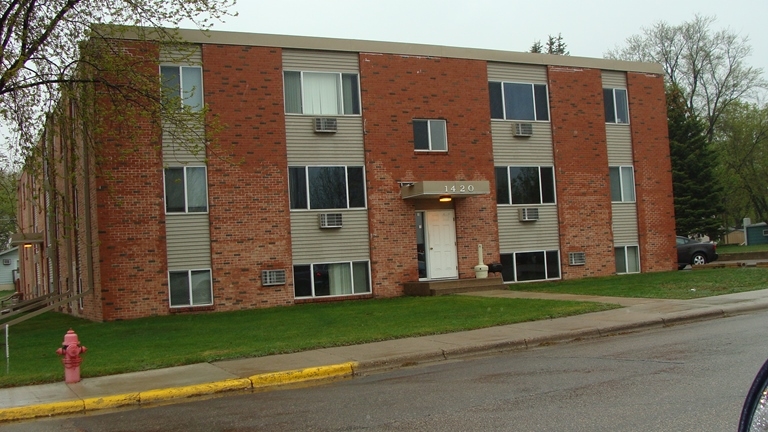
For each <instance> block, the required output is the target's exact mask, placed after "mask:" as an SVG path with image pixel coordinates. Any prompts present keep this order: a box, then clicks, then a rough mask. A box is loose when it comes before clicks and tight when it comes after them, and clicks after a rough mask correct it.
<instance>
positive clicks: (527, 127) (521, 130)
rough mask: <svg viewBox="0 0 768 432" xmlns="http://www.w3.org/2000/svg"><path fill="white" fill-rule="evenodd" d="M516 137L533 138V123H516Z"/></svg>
mask: <svg viewBox="0 0 768 432" xmlns="http://www.w3.org/2000/svg"><path fill="white" fill-rule="evenodd" d="M515 136H516V137H529V136H533V123H515Z"/></svg>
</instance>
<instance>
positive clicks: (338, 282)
mask: <svg viewBox="0 0 768 432" xmlns="http://www.w3.org/2000/svg"><path fill="white" fill-rule="evenodd" d="M293 286H294V295H295V296H296V298H301V297H327V296H344V295H355V294H367V293H370V292H371V283H370V277H369V272H368V261H353V262H342V263H329V264H307V265H295V266H293Z"/></svg>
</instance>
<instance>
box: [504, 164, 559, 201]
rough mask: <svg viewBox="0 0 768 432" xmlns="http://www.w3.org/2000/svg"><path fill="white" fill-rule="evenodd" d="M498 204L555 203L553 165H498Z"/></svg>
mask: <svg viewBox="0 0 768 432" xmlns="http://www.w3.org/2000/svg"><path fill="white" fill-rule="evenodd" d="M496 203H497V204H554V203H555V170H554V168H552V167H514V166H511V167H496Z"/></svg>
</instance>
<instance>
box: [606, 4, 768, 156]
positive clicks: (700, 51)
mask: <svg viewBox="0 0 768 432" xmlns="http://www.w3.org/2000/svg"><path fill="white" fill-rule="evenodd" d="M714 22H715V18H714V17H704V16H700V15H696V16H695V17H694V18H693V20H691V21H689V22H683V23H682V24H680V25H671V24H669V23H667V22H664V21H659V22H657V23H656V24H654V25H652V26H651V27H649V28H644V29H643V31H642V33H641V34H638V35H634V36H631V37H629V38H627V40H626V42H625V46H624V47H617V48H615V49H613V50H610V51H608V52H607V53H605V57H607V58H614V59H622V60H635V61H646V62H655V63H660V64H661V65H662V66H663V68H664V73H665V75H666V79H667V84H668V85H671V86H673V87H676V88H678V89H680V90H681V91H682V92H683V96H684V97H685V100H686V102H687V104H688V107H689V108H690V109H691V110H692V112H695V113H696V114H697V115H698V116H700V117H701V118H702V119H704V120H705V121H706V126H707V129H706V137H707V141H708V142H711V141H712V140H713V137H714V133H715V129H716V127H717V124H718V122H719V119H720V117H721V116H722V115H723V112H724V111H725V110H726V109H727V108H728V106H729V105H730V104H731V103H733V102H734V101H737V100H740V99H743V98H750V97H754V96H756V95H757V92H758V91H759V90H760V89H765V88H766V81H765V79H763V70H762V69H760V68H755V67H752V66H749V65H748V64H747V58H748V57H749V56H750V54H751V53H752V47H751V46H750V45H749V39H748V37H746V36H740V35H738V34H736V33H734V32H732V31H731V30H729V29H725V30H717V31H716V30H713V29H712V25H713V24H714Z"/></svg>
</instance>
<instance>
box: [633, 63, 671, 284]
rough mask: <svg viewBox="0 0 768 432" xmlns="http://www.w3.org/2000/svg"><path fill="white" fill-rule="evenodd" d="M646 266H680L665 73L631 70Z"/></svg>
mask: <svg viewBox="0 0 768 432" xmlns="http://www.w3.org/2000/svg"><path fill="white" fill-rule="evenodd" d="M627 92H628V95H629V115H630V127H631V131H632V153H633V158H634V165H635V188H636V194H637V218H638V235H639V240H640V258H641V261H640V263H641V264H640V265H641V270H642V271H644V272H646V271H669V270H675V269H676V268H677V249H676V243H675V207H674V198H673V195H672V161H671V159H670V156H669V136H668V132H667V131H668V128H667V111H666V108H667V105H666V101H665V94H664V79H663V78H662V77H661V76H660V75H649V74H639V73H631V72H630V73H627Z"/></svg>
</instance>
